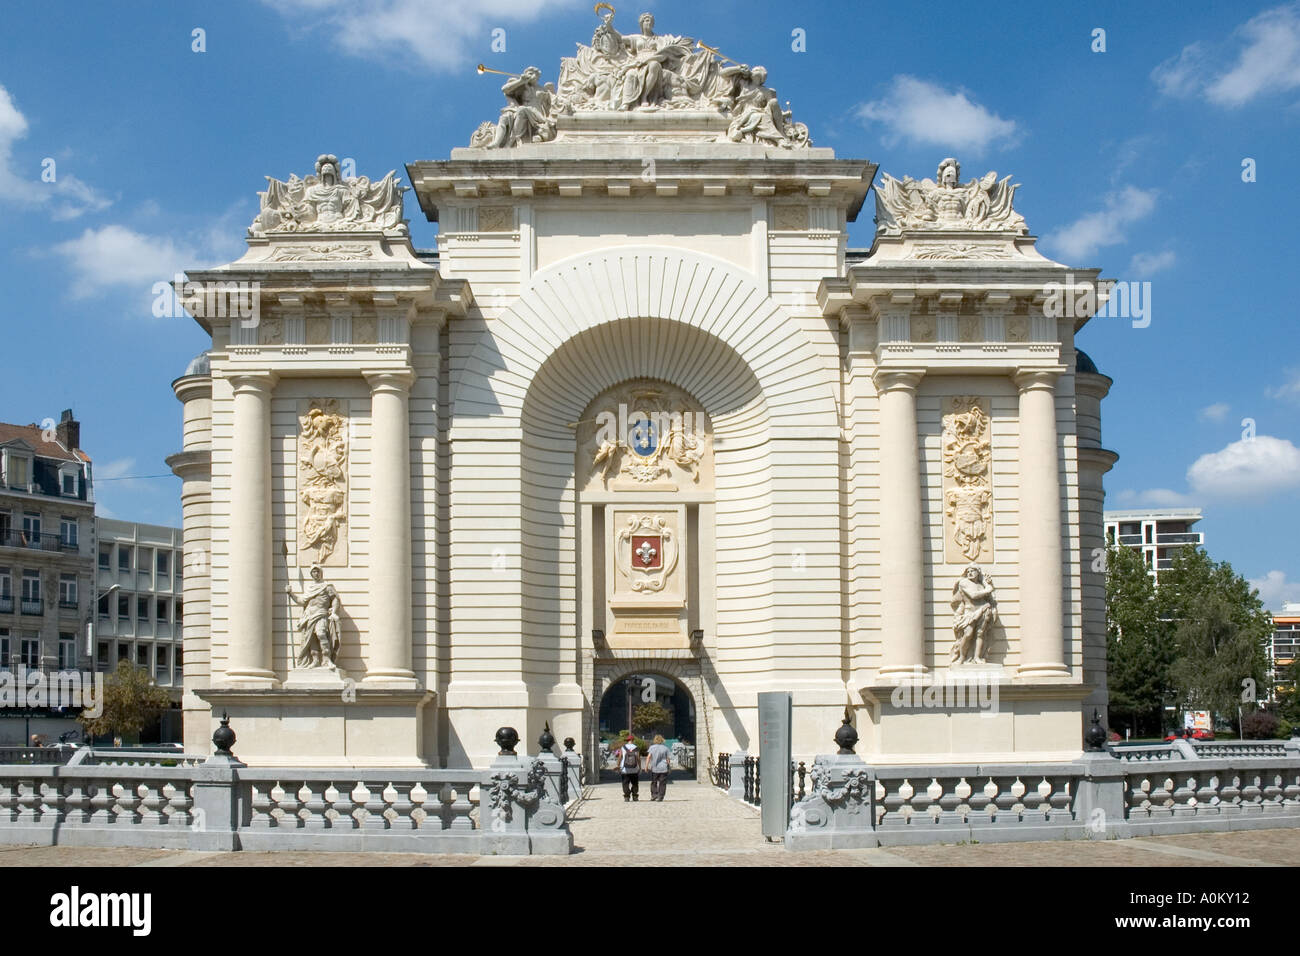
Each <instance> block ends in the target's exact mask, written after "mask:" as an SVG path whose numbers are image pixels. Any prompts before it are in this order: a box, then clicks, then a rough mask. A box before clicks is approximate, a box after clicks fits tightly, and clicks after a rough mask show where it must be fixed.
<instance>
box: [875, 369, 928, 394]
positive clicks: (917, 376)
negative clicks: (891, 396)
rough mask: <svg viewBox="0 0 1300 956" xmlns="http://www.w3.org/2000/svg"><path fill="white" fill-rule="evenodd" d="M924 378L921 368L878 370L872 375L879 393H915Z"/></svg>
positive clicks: (923, 371)
mask: <svg viewBox="0 0 1300 956" xmlns="http://www.w3.org/2000/svg"><path fill="white" fill-rule="evenodd" d="M924 377H925V369H921V368H877V369H876V370H875V371H873V372H872V373H871V381H873V382H874V383H875V384H876V391H879V392H915V391H916V387H917V386H918V385H920V384H921V379H923V378H924Z"/></svg>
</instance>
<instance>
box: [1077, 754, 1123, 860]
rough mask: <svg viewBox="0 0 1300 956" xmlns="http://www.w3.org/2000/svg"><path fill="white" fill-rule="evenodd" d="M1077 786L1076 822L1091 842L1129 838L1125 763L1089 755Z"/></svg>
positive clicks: (1111, 756)
mask: <svg viewBox="0 0 1300 956" xmlns="http://www.w3.org/2000/svg"><path fill="white" fill-rule="evenodd" d="M1079 764H1080V765H1081V767H1082V770H1083V773H1082V775H1081V776H1080V777H1079V780H1078V783H1077V784H1076V787H1077V790H1076V791H1075V795H1074V819H1075V822H1076V823H1078V824H1079V825H1080V826H1082V827H1083V829H1084V833H1085V834H1086V835H1087V837H1088V839H1090V840H1120V839H1123V838H1125V837H1127V836H1128V835H1129V832H1128V829H1129V827H1128V820H1127V819H1126V815H1125V810H1124V761H1123V760H1122V759H1120V758H1119V757H1116V756H1115V755H1114V754H1111V753H1109V752H1101V753H1093V752H1089V753H1085V754H1084V755H1083V756H1082V757H1081V758H1079Z"/></svg>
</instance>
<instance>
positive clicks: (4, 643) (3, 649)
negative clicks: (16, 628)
mask: <svg viewBox="0 0 1300 956" xmlns="http://www.w3.org/2000/svg"><path fill="white" fill-rule="evenodd" d="M9 652H10V647H9V628H7V627H0V667H8V666H9V665H10V663H12V661H11V659H10V657H9Z"/></svg>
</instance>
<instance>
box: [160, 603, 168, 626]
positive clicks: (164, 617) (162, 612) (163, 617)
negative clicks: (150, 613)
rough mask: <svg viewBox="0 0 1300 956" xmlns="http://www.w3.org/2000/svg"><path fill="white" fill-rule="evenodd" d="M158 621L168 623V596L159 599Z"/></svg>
mask: <svg viewBox="0 0 1300 956" xmlns="http://www.w3.org/2000/svg"><path fill="white" fill-rule="evenodd" d="M158 623H159V624H166V623H167V599H166V598H159V599H158Z"/></svg>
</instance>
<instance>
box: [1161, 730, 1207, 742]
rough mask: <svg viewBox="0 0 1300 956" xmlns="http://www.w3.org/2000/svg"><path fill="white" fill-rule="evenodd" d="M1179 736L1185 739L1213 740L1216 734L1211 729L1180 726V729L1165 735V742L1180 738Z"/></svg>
mask: <svg viewBox="0 0 1300 956" xmlns="http://www.w3.org/2000/svg"><path fill="white" fill-rule="evenodd" d="M1179 738H1183V739H1185V740H1213V739H1214V734H1213V732H1212V731H1209V730H1204V729H1197V730H1192V729H1191V728H1190V727H1183V728H1180V729H1179V730H1175V731H1173V732H1172V733H1170V734H1169V735H1168V736H1167V737H1165V743H1169V742H1171V741H1174V740H1178V739H1179Z"/></svg>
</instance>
